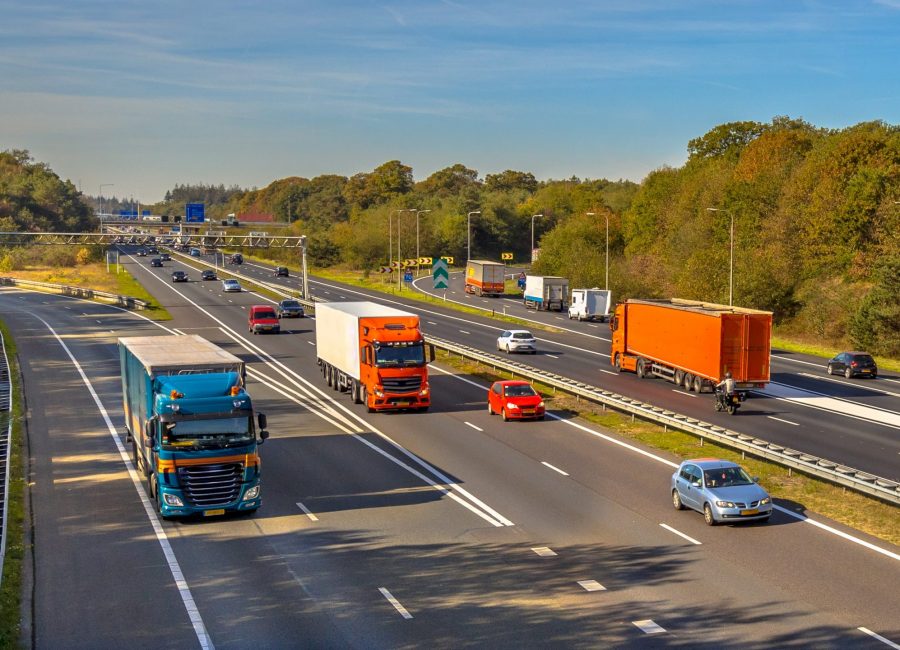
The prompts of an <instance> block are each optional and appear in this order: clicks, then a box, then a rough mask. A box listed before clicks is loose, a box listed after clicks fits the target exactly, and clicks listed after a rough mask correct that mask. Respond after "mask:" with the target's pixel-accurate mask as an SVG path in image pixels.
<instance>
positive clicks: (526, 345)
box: [497, 330, 537, 354]
mask: <svg viewBox="0 0 900 650" xmlns="http://www.w3.org/2000/svg"><path fill="white" fill-rule="evenodd" d="M497 349H498V350H505V351H506V354H509V353H510V352H530V353H531V354H536V353H537V341H535V340H534V336H533V335H532V334H531V332H529V331H528V330H507V331H505V332H503V333H502V334H501V335H500V336H499V337H498V338H497Z"/></svg>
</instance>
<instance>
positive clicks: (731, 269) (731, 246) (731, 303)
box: [706, 208, 734, 307]
mask: <svg viewBox="0 0 900 650" xmlns="http://www.w3.org/2000/svg"><path fill="white" fill-rule="evenodd" d="M706 209H707V210H708V211H710V212H727V213H728V216H729V217H731V228H730V235H729V245H728V249H729V262H728V306H729V307H732V306H734V214H732V213H731V211H730V210H725V209H724V208H706Z"/></svg>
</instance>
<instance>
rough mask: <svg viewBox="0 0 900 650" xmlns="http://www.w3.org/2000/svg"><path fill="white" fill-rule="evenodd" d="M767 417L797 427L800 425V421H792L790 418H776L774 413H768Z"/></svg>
mask: <svg viewBox="0 0 900 650" xmlns="http://www.w3.org/2000/svg"><path fill="white" fill-rule="evenodd" d="M766 417H767V418H769V419H770V420H775V421H776V422H784V423H785V424H790V425H792V426H795V427H799V426H800V424H799V423H798V422H791V421H790V420H782V419H781V418H776V417H775V416H774V415H767V416H766Z"/></svg>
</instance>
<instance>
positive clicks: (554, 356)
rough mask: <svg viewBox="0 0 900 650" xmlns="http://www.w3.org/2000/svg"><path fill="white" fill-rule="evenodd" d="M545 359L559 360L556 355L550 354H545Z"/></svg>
mask: <svg viewBox="0 0 900 650" xmlns="http://www.w3.org/2000/svg"><path fill="white" fill-rule="evenodd" d="M544 356H545V357H550V358H551V359H559V357H558V356H556V355H555V354H550V353H549V352H544Z"/></svg>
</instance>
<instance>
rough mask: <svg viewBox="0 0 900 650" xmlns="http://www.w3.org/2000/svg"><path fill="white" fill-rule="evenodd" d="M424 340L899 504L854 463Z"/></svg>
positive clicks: (899, 493)
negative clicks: (837, 461)
mask: <svg viewBox="0 0 900 650" xmlns="http://www.w3.org/2000/svg"><path fill="white" fill-rule="evenodd" d="M426 340H427V341H428V342H429V343H432V344H433V345H434V346H435V347H438V348H440V349H442V350H447V351H448V352H451V353H453V354H458V355H460V356H462V357H465V358H467V359H471V360H474V361H479V362H481V363H483V364H485V365H489V366H492V367H494V368H501V369H503V370H506V371H508V372H512V373H515V374H518V375H520V376H522V377H524V378H526V379H531V380H534V381H539V382H541V383H542V384H545V385H547V386H552V387H554V388H556V389H559V390H561V391H563V392H566V393H570V394H572V395H576V396H578V397H583V398H584V399H586V400H589V401H592V402H596V403H599V404H604V405H606V406H608V407H610V408H612V409H615V410H617V411H621V412H624V413H631V414H632V415H635V416H637V417H640V418H641V419H644V420H649V421H652V422H656V423H657V424H662V425H663V426H664V427H672V428H673V429H677V430H679V431H684V432H686V433H690V434H692V435H695V436H698V437H700V438H708V439H710V440H714V441H716V442H717V443H718V444H721V445H722V446H725V447H729V448H731V449H737V450H738V451H742V452H745V453H748V454H750V455H752V456H757V457H759V458H765V459H766V460H769V461H772V462H774V463H777V464H779V465H782V466H784V467H789V468H791V469H795V470H797V471H800V472H802V473H804V474H808V475H810V476H815V477H816V478H820V479H823V480H825V481H828V482H829V483H834V484H837V485H841V486H844V487H847V488H849V489H851V490H854V491H856V492H861V493H863V494H868V495H870V496H874V497H877V498H879V499H881V500H883V501H887V502H888V503H891V504H893V505H900V483H897V482H896V481H891V480H888V479H886V478H882V477H880V476H874V475H872V474H869V473H867V472H862V471H860V470H858V469H854V468H852V467H847V466H846V465H842V464H840V463H836V462H833V461H830V460H827V459H825V458H819V457H818V456H813V455H811V454H807V453H804V452H802V451H798V450H796V449H790V448H788V447H782V446H781V445H777V444H775V443H772V442H768V441H766V440H763V439H761V438H757V437H755V436H751V435H748V434H746V433H740V432H738V431H732V430H730V429H725V428H723V427H720V426H717V425H715V424H710V423H708V422H703V421H702V420H697V419H695V418H690V417H688V416H686V415H681V414H679V413H675V412H674V411H670V410H668V409H664V408H660V407H658V406H654V405H653V404H648V403H646V402H642V401H641V400H636V399H632V398H630V397H626V396H624V395H619V394H618V393H613V392H611V391H607V390H603V389H601V388H598V387H596V386H591V385H589V384H585V383H582V382H579V381H576V380H574V379H569V378H568V377H563V376H562V375H557V374H555V373H552V372H548V371H545V370H540V369H538V368H534V367H532V366H528V365H526V364H524V363H519V362H517V361H513V360H512V359H508V358H505V357H501V356H499V355H496V354H490V353H487V352H482V351H481V350H477V349H475V348H472V347H469V346H467V345H460V344H458V343H453V342H451V341H445V340H443V339H438V338H434V337H432V336H427V337H426Z"/></svg>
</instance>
